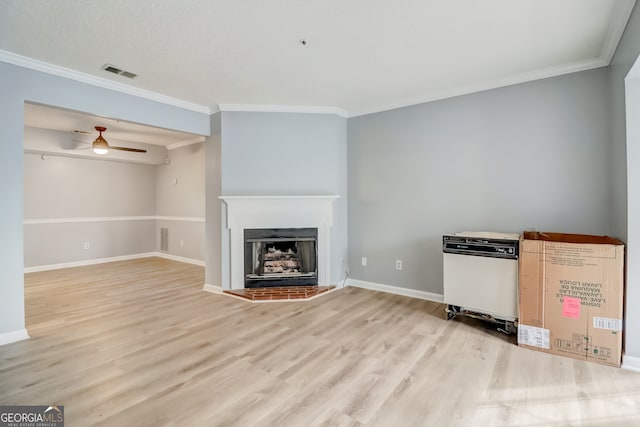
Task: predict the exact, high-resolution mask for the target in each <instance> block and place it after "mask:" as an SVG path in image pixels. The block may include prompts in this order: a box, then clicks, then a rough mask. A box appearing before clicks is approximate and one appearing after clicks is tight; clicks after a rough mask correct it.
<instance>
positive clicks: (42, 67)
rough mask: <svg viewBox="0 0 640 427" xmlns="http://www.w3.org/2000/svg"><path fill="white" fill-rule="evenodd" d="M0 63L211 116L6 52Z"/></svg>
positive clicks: (192, 105) (197, 106)
mask: <svg viewBox="0 0 640 427" xmlns="http://www.w3.org/2000/svg"><path fill="white" fill-rule="evenodd" d="M0 62H6V63H8V64H13V65H17V66H19V67H24V68H28V69H30V70H35V71H40V72H43V73H47V74H51V75H54V76H58V77H63V78H66V79H70V80H75V81H77V82H80V83H87V84H90V85H92V86H97V87H101V88H103V89H109V90H113V91H116V92H120V93H124V94H127V95H132V96H136V97H138V98H144V99H148V100H149V101H154V102H159V103H161V104H166V105H171V106H173V107H178V108H182V109H185V110H190V111H194V112H196V113H203V114H211V109H210V108H209V107H207V106H205V105H200V104H195V103H192V102H189V101H185V100H183V99H178V98H173V97H171V96H167V95H163V94H161V93H157V92H152V91H150V90H146V89H140V88H137V87H134V86H130V85H127V84H124V83H119V82H115V81H113V80H109V79H105V78H102V77H96V76H94V75H91V74H87V73H82V72H79V71H75V70H72V69H70V68H65V67H60V66H58V65H53V64H49V63H47V62H43V61H39V60H37V59H33V58H29V57H27V56H22V55H18V54H16V53H13V52H8V51H6V50H0Z"/></svg>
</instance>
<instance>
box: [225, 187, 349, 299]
mask: <svg viewBox="0 0 640 427" xmlns="http://www.w3.org/2000/svg"><path fill="white" fill-rule="evenodd" d="M339 197H340V196H337V195H318V196H316V195H314V196H220V199H222V200H223V201H224V202H225V204H226V205H227V215H226V218H227V223H226V227H227V228H228V229H229V231H230V242H229V245H230V248H229V257H230V275H231V277H230V279H231V280H230V288H231V289H242V288H244V230H245V229H248V228H317V229H318V247H317V251H318V264H317V267H318V284H319V285H320V286H327V285H329V284H330V283H329V277H330V274H329V273H330V265H329V260H330V259H331V257H330V248H331V245H330V243H329V236H330V232H329V231H330V230H329V229H330V228H331V226H332V225H333V203H334V202H335V200H336V199H338V198H339Z"/></svg>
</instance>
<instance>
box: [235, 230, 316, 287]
mask: <svg viewBox="0 0 640 427" xmlns="http://www.w3.org/2000/svg"><path fill="white" fill-rule="evenodd" d="M317 241H318V229H317V228H261V229H245V230H244V244H245V248H244V273H245V275H244V287H245V288H260V287H271V286H309V285H317V284H318V269H317V263H318V253H317Z"/></svg>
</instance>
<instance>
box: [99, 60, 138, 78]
mask: <svg viewBox="0 0 640 427" xmlns="http://www.w3.org/2000/svg"><path fill="white" fill-rule="evenodd" d="M102 69H103V70H105V71H108V72H110V73H113V74H118V75H120V76H123V77H127V78H129V79H132V78H134V77H136V76H137V74H136V73H132V72H131V71H124V70H121V69H120V68H118V67H114V66H113V65H110V64H104V65H103V66H102Z"/></svg>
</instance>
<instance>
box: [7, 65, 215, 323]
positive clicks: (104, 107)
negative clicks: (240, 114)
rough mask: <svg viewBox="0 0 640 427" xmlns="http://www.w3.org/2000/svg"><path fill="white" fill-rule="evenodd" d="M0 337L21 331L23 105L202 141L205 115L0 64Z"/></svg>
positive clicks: (207, 121)
mask: <svg viewBox="0 0 640 427" xmlns="http://www.w3.org/2000/svg"><path fill="white" fill-rule="evenodd" d="M0 93H2V96H1V97H0V194H2V198H3V200H2V203H3V205H2V209H0V235H1V236H2V239H0V334H4V333H9V332H15V331H21V330H23V329H24V277H23V268H24V257H23V240H24V233H23V218H24V211H23V204H24V197H23V195H24V183H23V179H24V178H23V176H24V172H23V171H24V169H23V168H24V153H23V145H24V144H23V140H24V137H23V134H24V102H25V101H30V102H37V103H41V104H45V105H52V106H56V107H61V108H67V109H71V110H76V111H84V112H88V113H91V114H98V115H103V116H106V117H111V118H118V119H123V120H128V121H132V122H136V123H142V124H147V125H151V126H159V127H164V128H168V129H173V130H179V131H185V132H190V133H194V134H199V135H208V134H209V126H210V117H209V115H206V114H202V113H196V112H193V111H187V110H184V109H181V108H178V107H172V106H169V105H166V104H160V103H157V102H153V101H149V100H146V99H143V98H138V97H135V96H132V95H126V94H123V93H119V92H115V91H111V90H107V89H103V88H99V87H94V86H91V85H87V84H84V83H79V82H76V81H73V80H68V79H64V78H60V77H56V76H53V75H48V74H45V73H41V72H38V71H33V70H28V69H25V68H22V67H18V66H14V65H10V64H7V63H4V62H0Z"/></svg>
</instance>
